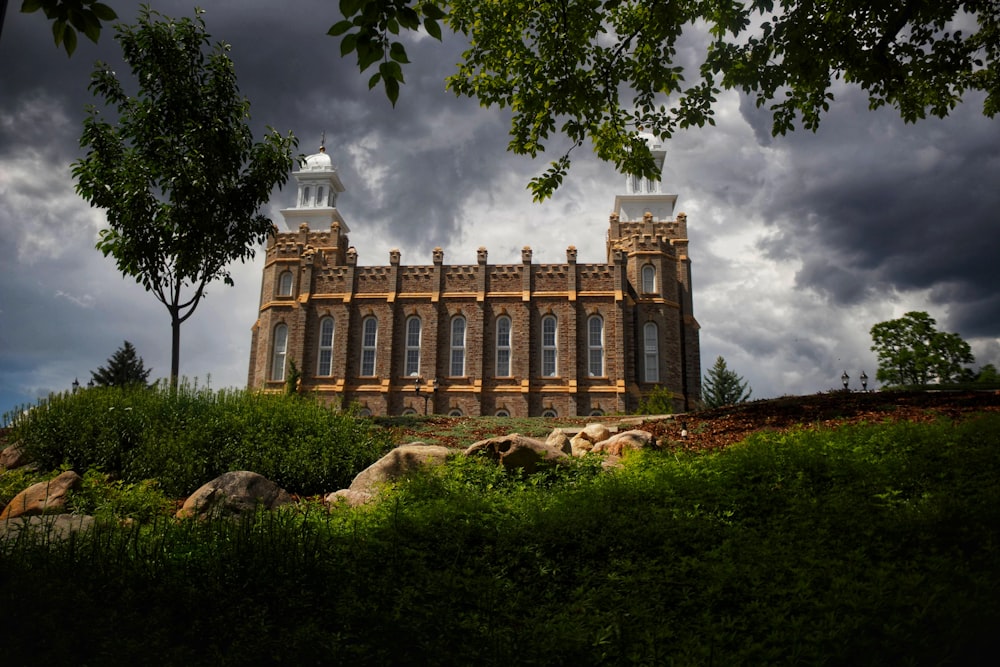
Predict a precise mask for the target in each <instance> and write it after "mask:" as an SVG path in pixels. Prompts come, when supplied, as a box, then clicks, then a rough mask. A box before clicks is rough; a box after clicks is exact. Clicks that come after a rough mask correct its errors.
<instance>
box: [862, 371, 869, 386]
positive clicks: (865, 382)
mask: <svg viewBox="0 0 1000 667" xmlns="http://www.w3.org/2000/svg"><path fill="white" fill-rule="evenodd" d="M861 390H862V391H868V374H867V373H865V372H864V371H861Z"/></svg>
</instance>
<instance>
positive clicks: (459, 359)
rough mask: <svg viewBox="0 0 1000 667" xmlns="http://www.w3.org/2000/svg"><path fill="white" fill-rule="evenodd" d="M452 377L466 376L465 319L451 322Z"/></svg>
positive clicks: (455, 319) (457, 318)
mask: <svg viewBox="0 0 1000 667" xmlns="http://www.w3.org/2000/svg"><path fill="white" fill-rule="evenodd" d="M450 370H451V376H452V377H463V376H465V318H464V317H462V316H461V315H459V316H457V317H454V318H452V320H451V369H450Z"/></svg>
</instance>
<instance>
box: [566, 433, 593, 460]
mask: <svg viewBox="0 0 1000 667" xmlns="http://www.w3.org/2000/svg"><path fill="white" fill-rule="evenodd" d="M569 444H570V447H571V448H572V452H573V456H583V455H585V454H589V453H590V450H591V449H593V448H594V443H593V442H592V441H591V440H590V438H588V437H587V436H585V435H584V434H583V433H582V432H581V433H577V434H576V435H574V436H573V438H572V439H571V440H570V441H569Z"/></svg>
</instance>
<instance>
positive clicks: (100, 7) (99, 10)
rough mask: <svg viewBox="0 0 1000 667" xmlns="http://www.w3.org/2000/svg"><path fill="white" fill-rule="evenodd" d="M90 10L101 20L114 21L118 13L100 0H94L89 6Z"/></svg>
mask: <svg viewBox="0 0 1000 667" xmlns="http://www.w3.org/2000/svg"><path fill="white" fill-rule="evenodd" d="M90 11H92V12H94V15H95V16H96V17H97V18H99V19H100V20H102V21H114V20H115V19H116V18H118V14H116V13H115V10H113V9H111V8H110V7H108V6H107V5H104V4H101V3H100V2H95V3H94V4H92V5H91V6H90Z"/></svg>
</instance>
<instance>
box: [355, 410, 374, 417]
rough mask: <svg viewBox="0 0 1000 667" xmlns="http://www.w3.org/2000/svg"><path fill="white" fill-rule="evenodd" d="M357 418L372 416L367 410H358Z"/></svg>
mask: <svg viewBox="0 0 1000 667" xmlns="http://www.w3.org/2000/svg"><path fill="white" fill-rule="evenodd" d="M358 416H359V417H371V416H372V411H371V410H369V409H368V408H360V409H359V410H358Z"/></svg>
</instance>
